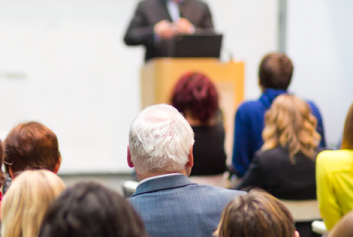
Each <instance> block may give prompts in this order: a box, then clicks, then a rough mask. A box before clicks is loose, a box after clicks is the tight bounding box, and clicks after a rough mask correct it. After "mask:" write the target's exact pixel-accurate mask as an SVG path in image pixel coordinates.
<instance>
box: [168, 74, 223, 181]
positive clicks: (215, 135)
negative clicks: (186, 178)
mask: <svg viewBox="0 0 353 237" xmlns="http://www.w3.org/2000/svg"><path fill="white" fill-rule="evenodd" d="M172 105H173V106H174V107H175V108H176V109H177V110H179V112H181V113H182V114H183V115H184V117H185V119H186V120H187V121H188V122H189V124H190V125H191V127H192V129H193V131H194V134H195V144H194V147H193V154H194V166H193V168H192V171H191V176H194V175H197V176H204V175H220V174H223V173H224V172H225V171H226V170H227V166H226V158H227V157H226V154H225V151H224V138H225V133H224V128H223V124H222V123H219V122H217V121H216V120H217V119H216V115H217V113H218V112H219V105H218V93H217V90H216V87H215V86H214V85H213V83H212V82H211V80H210V79H209V78H207V76H205V75H203V74H201V73H198V72H191V73H186V74H185V75H183V76H182V77H181V78H180V80H179V81H178V82H177V84H176V86H175V88H174V91H173V95H172Z"/></svg>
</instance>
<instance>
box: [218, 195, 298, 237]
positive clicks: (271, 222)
mask: <svg viewBox="0 0 353 237" xmlns="http://www.w3.org/2000/svg"><path fill="white" fill-rule="evenodd" d="M216 232H217V234H218V235H217V236H218V237H260V236H261V237H274V236H276V237H294V235H295V226H294V220H293V217H292V215H291V213H290V212H289V210H288V209H287V208H286V207H285V206H284V205H283V204H282V203H281V202H280V201H279V200H278V199H276V198H275V197H273V196H271V195H270V194H268V193H265V192H263V191H258V190H252V191H250V192H249V193H248V194H247V195H241V196H237V197H236V198H235V199H234V200H232V201H231V202H230V203H228V205H227V206H226V207H225V209H224V210H223V213H222V218H221V222H220V223H219V227H218V230H217V231H216Z"/></svg>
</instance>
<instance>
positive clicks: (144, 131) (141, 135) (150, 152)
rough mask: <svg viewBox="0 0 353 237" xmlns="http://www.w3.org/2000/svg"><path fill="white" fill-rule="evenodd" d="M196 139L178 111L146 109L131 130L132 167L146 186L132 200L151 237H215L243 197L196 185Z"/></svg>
mask: <svg viewBox="0 0 353 237" xmlns="http://www.w3.org/2000/svg"><path fill="white" fill-rule="evenodd" d="M193 144H194V134H193V131H192V129H191V127H190V125H189V123H188V122H187V121H186V120H185V118H184V117H183V116H182V115H181V114H180V113H179V112H178V111H177V110H176V109H175V108H174V107H172V106H169V105H165V104H160V105H153V106H150V107H147V108H146V109H144V110H143V111H142V112H141V113H140V114H139V116H138V117H137V118H136V119H135V120H134V121H133V123H132V125H131V128H130V135H129V146H128V157H127V160H128V164H129V166H130V167H135V171H136V175H137V178H138V180H139V181H140V183H139V185H138V187H137V189H136V192H135V193H134V194H133V195H132V196H131V198H129V201H130V202H131V204H132V205H133V206H134V207H135V209H136V210H137V212H138V213H139V214H140V215H141V217H142V219H143V221H144V223H145V227H146V229H147V231H148V233H149V235H150V236H151V237H165V236H168V237H187V236H190V237H207V236H209V237H211V236H212V234H213V232H214V231H215V230H216V229H217V225H218V223H219V221H220V217H221V213H222V211H223V208H224V207H225V205H226V204H227V203H228V202H229V201H230V200H231V199H233V198H234V197H235V196H237V195H242V194H243V192H240V191H235V190H227V189H222V188H217V187H213V186H207V185H197V184H195V183H192V182H191V181H190V180H189V179H188V178H187V176H189V174H190V172H191V168H192V166H193V162H194V160H193V154H192V147H193Z"/></svg>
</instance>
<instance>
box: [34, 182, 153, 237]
mask: <svg viewBox="0 0 353 237" xmlns="http://www.w3.org/2000/svg"><path fill="white" fill-rule="evenodd" d="M39 236H40V237H62V236H66V237H77V236H80V237H101V236H109V237H148V235H147V233H146V231H145V229H144V226H143V223H142V221H141V219H140V217H139V216H138V214H137V213H136V211H135V210H134V209H133V207H132V206H131V205H130V204H129V203H128V202H127V201H126V200H125V199H124V198H123V197H121V196H120V195H119V194H118V193H116V192H114V191H112V190H109V189H108V188H106V187H104V186H102V185H100V184H97V183H93V182H81V183H78V184H76V185H75V186H73V187H70V188H68V189H66V190H65V191H64V192H63V193H62V194H61V195H60V196H59V197H58V198H57V200H56V201H55V202H54V203H53V204H52V205H51V206H50V207H49V209H48V210H47V212H46V214H45V216H44V220H43V222H42V226H41V230H40V234H39Z"/></svg>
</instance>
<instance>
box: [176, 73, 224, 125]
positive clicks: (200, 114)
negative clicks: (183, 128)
mask: <svg viewBox="0 0 353 237" xmlns="http://www.w3.org/2000/svg"><path fill="white" fill-rule="evenodd" d="M172 105H173V106H174V107H175V108H177V109H178V110H179V111H180V112H181V113H183V114H184V115H185V113H186V112H190V114H191V116H192V117H193V118H194V119H197V120H199V121H200V122H201V123H203V124H207V123H209V122H210V120H211V119H213V118H214V117H215V115H216V113H217V111H218V109H219V107H218V93H217V90H216V87H215V86H214V85H213V83H212V82H211V80H210V79H208V78H207V77H206V76H205V75H203V74H201V73H197V72H193V73H186V74H185V75H183V76H182V77H181V78H180V80H179V81H178V83H177V84H176V86H175V88H174V91H173V95H172Z"/></svg>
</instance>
